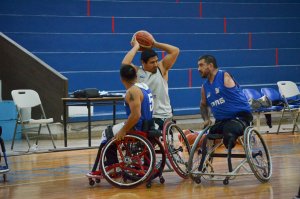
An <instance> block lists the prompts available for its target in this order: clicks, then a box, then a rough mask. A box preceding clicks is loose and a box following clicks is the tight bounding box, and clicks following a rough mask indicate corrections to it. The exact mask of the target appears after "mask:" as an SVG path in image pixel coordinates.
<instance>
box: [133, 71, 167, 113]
mask: <svg viewBox="0 0 300 199" xmlns="http://www.w3.org/2000/svg"><path fill="white" fill-rule="evenodd" d="M137 76H138V81H139V82H143V83H145V84H147V85H148V86H149V88H150V89H151V91H152V95H153V101H154V110H153V117H154V118H171V117H172V108H171V104H170V97H169V86H168V82H167V81H166V80H165V79H164V78H163V76H162V74H161V72H160V70H159V69H157V72H156V73H154V74H153V73H151V72H148V71H145V70H144V69H143V68H142V67H140V68H138V71H137Z"/></svg>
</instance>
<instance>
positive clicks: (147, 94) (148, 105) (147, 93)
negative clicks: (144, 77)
mask: <svg viewBox="0 0 300 199" xmlns="http://www.w3.org/2000/svg"><path fill="white" fill-rule="evenodd" d="M135 86H137V87H139V88H140V89H141V91H142V93H143V95H144V99H143V101H142V104H141V117H140V119H139V121H138V123H137V124H136V125H135V129H136V130H142V127H143V121H150V120H152V113H153V105H154V104H153V97H152V93H151V90H150V89H149V87H148V86H147V85H146V84H144V83H136V84H135ZM125 110H126V114H127V116H129V115H130V108H129V105H128V104H127V103H125Z"/></svg>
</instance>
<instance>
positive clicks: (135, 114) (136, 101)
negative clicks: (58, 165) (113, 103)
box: [115, 86, 144, 140]
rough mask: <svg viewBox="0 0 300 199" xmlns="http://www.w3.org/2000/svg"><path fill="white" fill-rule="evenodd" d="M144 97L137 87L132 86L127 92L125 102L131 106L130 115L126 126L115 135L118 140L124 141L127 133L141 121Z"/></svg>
mask: <svg viewBox="0 0 300 199" xmlns="http://www.w3.org/2000/svg"><path fill="white" fill-rule="evenodd" d="M143 97H144V96H143V94H142V91H141V90H140V89H139V88H138V87H136V86H132V87H131V88H130V89H128V90H127V92H126V96H125V101H126V103H127V104H128V105H129V108H130V115H129V116H128V118H127V121H126V122H125V125H124V126H123V127H122V128H121V130H120V131H119V132H118V133H117V134H116V135H115V137H116V139H117V140H121V139H123V138H124V136H125V135H126V133H127V132H128V131H130V130H131V129H132V128H133V127H134V126H135V125H136V124H137V122H138V121H139V118H140V117H141V102H142V101H143Z"/></svg>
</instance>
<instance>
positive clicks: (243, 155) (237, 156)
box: [210, 153, 246, 158]
mask: <svg viewBox="0 0 300 199" xmlns="http://www.w3.org/2000/svg"><path fill="white" fill-rule="evenodd" d="M210 156H211V157H217V158H227V156H228V154H226V153H212V154H211V155H210ZM230 157H231V158H246V154H231V156H230Z"/></svg>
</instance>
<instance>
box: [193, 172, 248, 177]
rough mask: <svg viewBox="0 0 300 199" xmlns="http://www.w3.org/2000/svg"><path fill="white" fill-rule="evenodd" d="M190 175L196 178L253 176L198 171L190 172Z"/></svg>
mask: <svg viewBox="0 0 300 199" xmlns="http://www.w3.org/2000/svg"><path fill="white" fill-rule="evenodd" d="M191 174H192V175H196V176H226V177H230V176H245V175H253V173H252V172H251V173H235V172H229V173H202V172H200V171H196V172H192V173H191Z"/></svg>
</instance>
